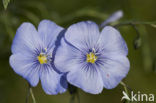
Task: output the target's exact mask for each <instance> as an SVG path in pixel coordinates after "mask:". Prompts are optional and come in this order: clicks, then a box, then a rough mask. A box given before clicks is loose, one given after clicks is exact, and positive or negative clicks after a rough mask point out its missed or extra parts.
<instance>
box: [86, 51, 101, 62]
mask: <svg viewBox="0 0 156 103" xmlns="http://www.w3.org/2000/svg"><path fill="white" fill-rule="evenodd" d="M86 57H87V62H89V63H95V61H96V60H97V58H98V57H97V56H96V55H95V54H94V53H93V52H90V53H89V54H87V55H86Z"/></svg>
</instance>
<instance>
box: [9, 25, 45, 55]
mask: <svg viewBox="0 0 156 103" xmlns="http://www.w3.org/2000/svg"><path fill="white" fill-rule="evenodd" d="M42 44H43V43H42V42H41V40H40V38H39V35H38V33H37V30H36V29H35V27H34V26H33V25H32V24H31V23H23V24H22V25H21V26H20V27H19V28H18V30H17V32H16V35H15V38H14V40H13V43H12V48H11V50H12V53H21V54H25V55H26V54H29V53H34V52H35V51H36V49H37V48H41V47H42V46H43V45H42Z"/></svg>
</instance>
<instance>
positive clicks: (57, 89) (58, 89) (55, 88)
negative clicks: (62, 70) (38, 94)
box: [40, 65, 67, 95]
mask: <svg viewBox="0 0 156 103" xmlns="http://www.w3.org/2000/svg"><path fill="white" fill-rule="evenodd" d="M40 80H41V84H42V88H43V90H44V91H45V92H46V93H47V94H49V95H56V94H58V93H64V92H65V91H66V88H67V82H66V81H65V80H64V81H62V75H61V74H58V73H57V72H56V71H54V70H53V68H52V67H51V66H50V65H42V68H41V69H40Z"/></svg>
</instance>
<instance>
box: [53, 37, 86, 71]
mask: <svg viewBox="0 0 156 103" xmlns="http://www.w3.org/2000/svg"><path fill="white" fill-rule="evenodd" d="M67 43H68V42H66V41H65V40H64V39H62V40H61V45H60V46H59V47H58V48H57V51H56V54H55V60H54V65H55V66H56V68H57V69H58V70H59V71H61V72H69V71H72V70H73V69H75V67H77V66H78V65H81V64H82V62H83V61H81V60H82V57H83V54H82V52H81V51H79V50H78V49H77V48H75V47H73V46H72V45H70V44H67Z"/></svg>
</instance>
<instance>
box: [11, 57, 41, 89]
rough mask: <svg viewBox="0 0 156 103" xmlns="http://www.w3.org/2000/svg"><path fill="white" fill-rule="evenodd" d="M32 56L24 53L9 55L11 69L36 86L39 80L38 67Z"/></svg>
mask: <svg viewBox="0 0 156 103" xmlns="http://www.w3.org/2000/svg"><path fill="white" fill-rule="evenodd" d="M33 60H35V59H34V58H33V57H31V56H29V57H28V55H27V56H24V54H23V55H22V54H13V55H12V56H11V57H10V65H11V67H12V68H13V70H14V71H15V72H16V73H17V74H19V75H21V76H22V77H23V78H25V79H26V80H28V82H29V83H30V85H31V86H36V85H37V84H38V82H39V67H38V65H37V64H35V63H34V62H33Z"/></svg>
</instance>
